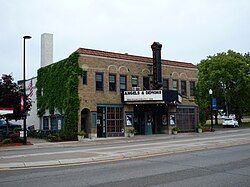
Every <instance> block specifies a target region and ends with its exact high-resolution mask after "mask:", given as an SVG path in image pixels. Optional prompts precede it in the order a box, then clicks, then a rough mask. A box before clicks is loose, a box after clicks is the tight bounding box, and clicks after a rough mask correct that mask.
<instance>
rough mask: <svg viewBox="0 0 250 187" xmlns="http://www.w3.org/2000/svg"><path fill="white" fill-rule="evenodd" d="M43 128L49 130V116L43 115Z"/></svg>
mask: <svg viewBox="0 0 250 187" xmlns="http://www.w3.org/2000/svg"><path fill="white" fill-rule="evenodd" d="M43 130H49V117H48V116H44V117H43Z"/></svg>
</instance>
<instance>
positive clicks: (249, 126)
mask: <svg viewBox="0 0 250 187" xmlns="http://www.w3.org/2000/svg"><path fill="white" fill-rule="evenodd" d="M240 126H241V127H243V128H250V122H243V123H242V124H241V125H240Z"/></svg>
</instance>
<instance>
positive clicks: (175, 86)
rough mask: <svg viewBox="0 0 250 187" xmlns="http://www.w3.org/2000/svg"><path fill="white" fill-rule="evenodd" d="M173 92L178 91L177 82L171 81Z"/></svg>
mask: <svg viewBox="0 0 250 187" xmlns="http://www.w3.org/2000/svg"><path fill="white" fill-rule="evenodd" d="M173 90H176V91H178V80H173Z"/></svg>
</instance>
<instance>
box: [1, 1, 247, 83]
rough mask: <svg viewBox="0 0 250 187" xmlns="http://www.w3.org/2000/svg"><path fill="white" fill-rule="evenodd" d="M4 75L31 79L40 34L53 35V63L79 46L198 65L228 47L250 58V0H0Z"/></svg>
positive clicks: (36, 62)
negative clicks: (154, 48) (155, 48)
mask: <svg viewBox="0 0 250 187" xmlns="http://www.w3.org/2000/svg"><path fill="white" fill-rule="evenodd" d="M0 32H1V34H0V65H1V66H0V67H1V68H0V74H4V73H5V74H9V73H13V76H14V78H15V81H17V80H19V79H22V76H23V36H24V35H31V36H32V39H31V40H27V41H26V72H27V73H26V78H30V77H32V76H36V72H37V69H38V68H39V67H40V45H41V44H40V42H41V41H40V40H41V34H42V33H52V34H53V35H54V61H59V60H61V59H64V58H66V57H68V56H69V55H70V54H71V53H72V52H74V51H75V50H77V49H78V48H79V47H83V48H91V49H100V50H105V51H113V52H121V53H129V54H134V55H141V56H147V57H151V56H152V52H151V48H150V45H151V44H152V43H153V42H154V41H158V42H160V43H161V44H162V45H163V47H162V58H163V59H169V60H178V61H186V62H191V63H193V64H197V63H199V62H200V60H201V59H205V58H206V57H207V56H208V55H213V54H216V53H218V52H225V51H227V50H228V49H232V50H235V51H237V52H240V53H246V52H250V1H249V0H0Z"/></svg>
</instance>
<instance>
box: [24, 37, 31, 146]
mask: <svg viewBox="0 0 250 187" xmlns="http://www.w3.org/2000/svg"><path fill="white" fill-rule="evenodd" d="M26 39H27V40H28V39H31V36H24V37H23V108H24V118H23V131H24V133H23V144H24V145H26V144H27V134H26V131H27V128H26V117H27V113H26V112H27V111H26V85H25V82H26V79H25V40H26Z"/></svg>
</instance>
